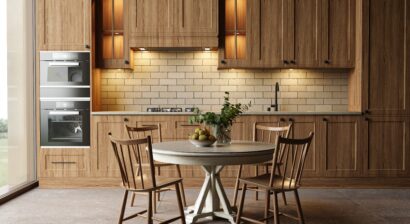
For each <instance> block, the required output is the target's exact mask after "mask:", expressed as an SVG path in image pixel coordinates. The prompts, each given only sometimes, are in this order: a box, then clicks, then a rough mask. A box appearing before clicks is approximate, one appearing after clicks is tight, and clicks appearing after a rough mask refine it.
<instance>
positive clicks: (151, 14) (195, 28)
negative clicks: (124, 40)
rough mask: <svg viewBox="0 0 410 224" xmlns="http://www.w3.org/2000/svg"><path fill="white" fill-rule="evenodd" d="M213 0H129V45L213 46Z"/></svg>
mask: <svg viewBox="0 0 410 224" xmlns="http://www.w3.org/2000/svg"><path fill="white" fill-rule="evenodd" d="M218 7H219V5H218V1H217V0H133V1H130V4H129V16H130V19H129V29H130V35H129V43H130V47H133V48H136V47H217V46H218V38H217V37H218V31H219V30H218V18H219V17H218V16H219V15H218Z"/></svg>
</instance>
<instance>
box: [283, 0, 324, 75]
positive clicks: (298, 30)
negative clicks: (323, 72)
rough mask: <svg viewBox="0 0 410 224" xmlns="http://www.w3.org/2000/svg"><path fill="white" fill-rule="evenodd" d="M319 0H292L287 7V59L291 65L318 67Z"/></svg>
mask: <svg viewBox="0 0 410 224" xmlns="http://www.w3.org/2000/svg"><path fill="white" fill-rule="evenodd" d="M321 6H322V5H321V1H320V0H293V1H291V5H290V7H288V21H289V26H288V31H287V35H288V36H287V39H288V40H289V42H288V44H287V45H285V47H286V51H285V52H286V56H285V58H287V60H288V61H289V63H290V64H291V66H292V67H300V68H305V67H318V66H319V54H320V52H319V50H320V46H319V45H320V44H321V43H320V32H321V27H320V12H321V11H320V10H321Z"/></svg>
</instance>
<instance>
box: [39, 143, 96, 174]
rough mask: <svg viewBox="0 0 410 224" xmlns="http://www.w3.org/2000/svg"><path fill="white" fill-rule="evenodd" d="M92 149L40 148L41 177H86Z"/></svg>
mask: <svg viewBox="0 0 410 224" xmlns="http://www.w3.org/2000/svg"><path fill="white" fill-rule="evenodd" d="M89 151H90V149H75V148H74V149H68V148H65V149H63V148H53V149H47V148H40V151H39V152H40V161H39V163H40V164H39V177H40V178H44V177H53V178H54V177H85V176H88V175H89V172H90V166H89V164H90V161H89Z"/></svg>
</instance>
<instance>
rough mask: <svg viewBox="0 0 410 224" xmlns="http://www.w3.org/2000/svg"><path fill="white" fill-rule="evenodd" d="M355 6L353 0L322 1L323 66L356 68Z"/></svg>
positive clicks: (321, 61) (321, 62)
mask: <svg viewBox="0 0 410 224" xmlns="http://www.w3.org/2000/svg"><path fill="white" fill-rule="evenodd" d="M355 5H356V3H355V1H353V0H322V41H321V47H322V54H321V60H320V65H321V66H325V67H330V68H351V67H353V66H354V60H355Z"/></svg>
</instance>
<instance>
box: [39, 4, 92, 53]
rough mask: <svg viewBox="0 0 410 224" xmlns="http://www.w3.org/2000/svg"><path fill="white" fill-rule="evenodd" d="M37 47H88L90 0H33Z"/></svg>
mask: <svg viewBox="0 0 410 224" xmlns="http://www.w3.org/2000/svg"><path fill="white" fill-rule="evenodd" d="M36 10H37V13H36V15H37V48H38V50H89V48H90V45H91V37H90V31H91V26H90V24H91V0H37V7H36Z"/></svg>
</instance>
